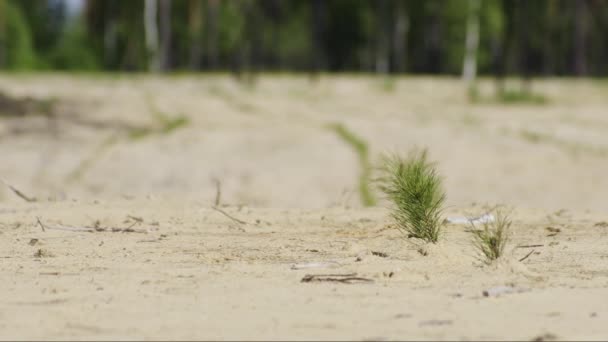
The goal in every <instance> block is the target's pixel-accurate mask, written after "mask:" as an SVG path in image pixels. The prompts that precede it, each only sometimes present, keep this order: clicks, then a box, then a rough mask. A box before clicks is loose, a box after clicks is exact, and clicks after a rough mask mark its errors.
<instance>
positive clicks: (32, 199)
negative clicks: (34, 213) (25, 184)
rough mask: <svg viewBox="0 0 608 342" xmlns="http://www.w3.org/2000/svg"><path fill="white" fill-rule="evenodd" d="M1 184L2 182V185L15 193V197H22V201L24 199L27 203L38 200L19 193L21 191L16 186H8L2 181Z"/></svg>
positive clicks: (0, 180)
mask: <svg viewBox="0 0 608 342" xmlns="http://www.w3.org/2000/svg"><path fill="white" fill-rule="evenodd" d="M0 182H2V184H4V185H5V186H6V187H7V188H9V189H10V190H11V191H12V192H14V193H15V195H17V196H19V197H21V199H23V200H24V201H26V202H36V198H35V197H30V196H27V195H26V194H24V193H23V192H21V191H19V189H17V188H15V187H14V186H12V185H10V184H8V183H7V182H6V181H5V180H3V179H0Z"/></svg>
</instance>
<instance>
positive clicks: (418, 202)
mask: <svg viewBox="0 0 608 342" xmlns="http://www.w3.org/2000/svg"><path fill="white" fill-rule="evenodd" d="M382 173H383V175H382V177H381V178H380V179H379V182H380V183H379V184H380V189H381V190H382V191H383V192H384V193H385V194H386V195H387V197H388V198H389V199H390V200H391V201H392V202H393V206H394V208H393V211H392V216H393V218H394V219H395V221H396V222H397V226H398V228H399V229H400V230H401V231H402V232H404V233H406V234H407V235H408V237H414V238H418V239H422V240H424V241H426V242H432V243H436V242H437V241H438V240H439V236H440V234H441V213H442V210H443V204H444V202H445V192H444V190H443V187H442V182H441V178H440V177H439V175H438V174H437V171H436V170H435V166H434V164H432V163H430V162H428V160H427V151H426V150H422V151H416V150H415V151H413V152H412V153H411V154H410V156H409V157H408V158H407V159H403V158H401V157H399V156H386V157H385V158H384V164H383V168H382Z"/></svg>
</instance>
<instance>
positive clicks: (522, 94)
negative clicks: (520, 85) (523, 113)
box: [497, 90, 549, 105]
mask: <svg viewBox="0 0 608 342" xmlns="http://www.w3.org/2000/svg"><path fill="white" fill-rule="evenodd" d="M497 100H498V102H500V103H505V104H509V103H513V104H517V103H524V104H535V105H544V104H547V103H548V102H549V101H548V99H547V98H546V97H545V96H543V95H541V94H537V93H533V92H531V91H522V90H505V91H502V92H499V93H498V96H497Z"/></svg>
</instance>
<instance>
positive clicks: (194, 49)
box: [189, 0, 203, 70]
mask: <svg viewBox="0 0 608 342" xmlns="http://www.w3.org/2000/svg"><path fill="white" fill-rule="evenodd" d="M189 4H190V6H189V7H190V8H189V11H190V18H189V24H190V25H189V26H190V68H191V69H193V70H199V69H200V67H201V55H202V48H201V47H202V41H201V38H202V28H203V16H202V15H203V8H202V2H201V0H190V3H189Z"/></svg>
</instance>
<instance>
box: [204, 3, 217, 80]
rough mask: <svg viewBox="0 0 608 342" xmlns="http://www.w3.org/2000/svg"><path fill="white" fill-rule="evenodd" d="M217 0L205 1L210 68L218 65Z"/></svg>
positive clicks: (215, 67)
mask: <svg viewBox="0 0 608 342" xmlns="http://www.w3.org/2000/svg"><path fill="white" fill-rule="evenodd" d="M218 13H219V0H208V1H207V59H208V63H207V64H208V67H209V68H210V69H217V67H218V55H219V53H218V52H219V48H218V25H219V20H218Z"/></svg>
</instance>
